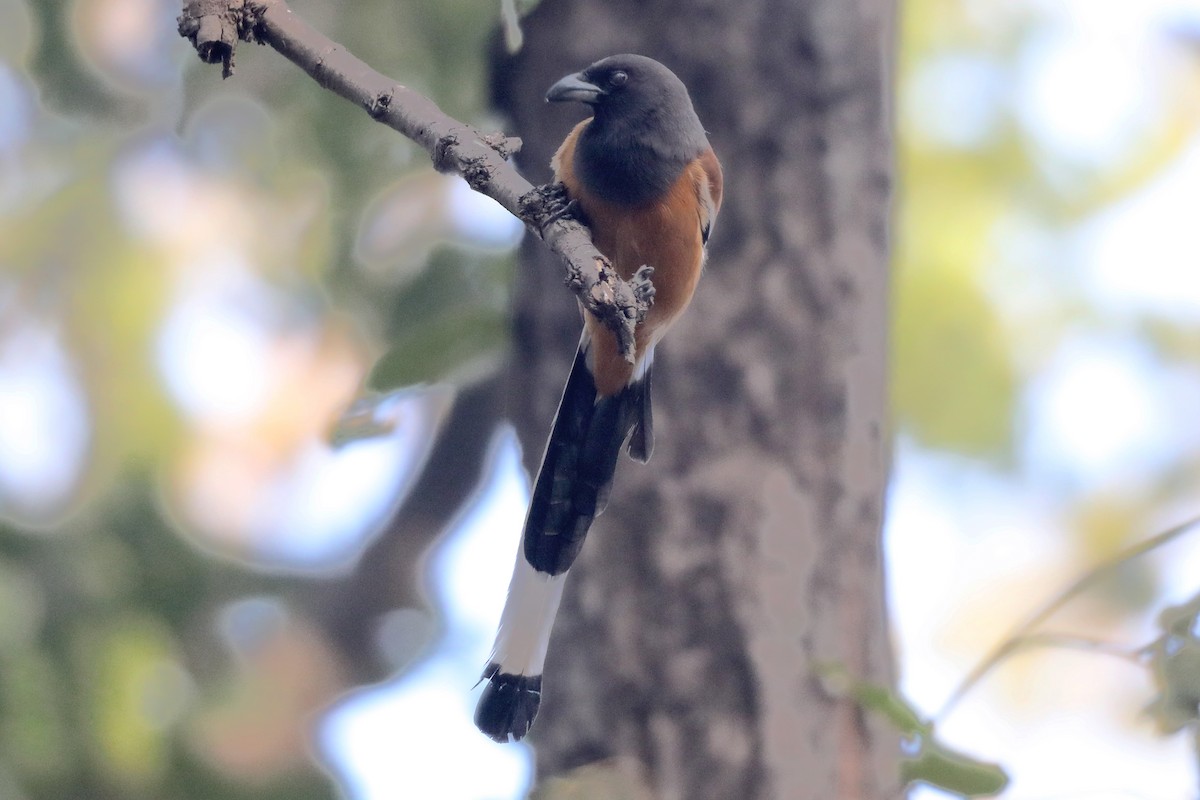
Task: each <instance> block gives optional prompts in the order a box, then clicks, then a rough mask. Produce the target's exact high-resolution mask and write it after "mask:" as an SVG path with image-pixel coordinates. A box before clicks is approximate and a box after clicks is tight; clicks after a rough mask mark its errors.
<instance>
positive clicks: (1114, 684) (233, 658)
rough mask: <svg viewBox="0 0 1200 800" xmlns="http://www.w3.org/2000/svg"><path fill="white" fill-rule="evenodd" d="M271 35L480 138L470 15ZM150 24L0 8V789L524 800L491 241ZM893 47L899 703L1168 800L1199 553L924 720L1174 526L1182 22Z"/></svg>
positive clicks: (424, 168) (310, 116)
mask: <svg viewBox="0 0 1200 800" xmlns="http://www.w3.org/2000/svg"><path fill="white" fill-rule="evenodd" d="M292 6H293V8H294V9H295V10H296V12H297V13H298V14H300V15H302V16H303V17H304V18H305V19H307V20H308V21H309V22H311V23H312V24H313V25H315V26H316V27H317V28H319V29H320V30H322V31H323V32H325V33H327V34H328V35H330V36H331V37H332V38H334V39H335V40H337V41H340V42H342V43H344V44H345V45H347V46H348V47H349V48H350V50H351V51H353V52H354V53H355V54H357V55H358V56H359V57H361V58H363V59H364V60H365V61H367V62H368V63H369V64H371V65H372V66H373V67H375V68H376V69H378V70H379V71H381V72H383V73H385V74H388V75H391V76H393V77H396V78H397V79H398V80H401V81H402V82H404V83H406V84H408V85H411V86H413V87H414V88H416V89H418V90H420V91H422V92H424V93H426V94H428V95H430V96H431V97H433V98H434V99H436V100H437V102H438V103H439V104H440V105H441V106H442V107H443V108H444V109H445V110H446V111H447V112H449V113H450V114H452V115H455V116H457V117H459V118H461V119H465V120H467V121H469V122H472V123H475V124H479V125H481V126H484V127H493V128H494V127H500V126H502V125H503V123H502V121H499V120H495V119H492V118H491V117H490V116H489V112H488V109H487V106H486V99H487V95H488V88H487V58H488V47H489V44H488V43H489V37H490V36H491V35H492V32H493V30H494V29H495V28H496V26H497V25H498V21H499V17H500V12H501V9H500V8H499V6H498V5H497V4H496V3H495V2H494V1H493V0H442V1H441V2H436V3H434V2H417V1H416V0H401V1H400V2H397V1H396V0H388V2H379V1H378V0H362V1H361V2H358V3H356V4H355V10H354V13H353V14H346V13H339V8H340V7H339V5H338V4H331V3H320V2H317V0H297V1H296V2H294V3H292ZM178 12H179V8H178V6H177V5H176V4H175V3H174V2H163V0H74V2H57V1H56V0H38V1H37V2H35V1H34V0H0V516H2V520H0V800H10V799H11V800H42V799H43V798H46V799H49V798H53V799H54V800H60V799H62V798H88V800H93V799H94V798H109V797H111V798H118V797H119V798H139V797H145V798H212V799H213V800H220V798H231V799H232V798H255V799H257V798H289V799H296V800H304V799H305V798H314V799H315V798H331V797H336V796H339V795H341V796H344V797H348V798H385V797H387V798H398V797H404V798H407V797H413V798H430V797H437V798H444V799H445V800H455V799H456V798H462V799H463V800H482V799H484V798H487V799H489V800H491V799H492V798H495V799H497V800H500V799H504V800H507V799H508V798H516V797H522V796H524V793H525V790H526V788H527V785H528V783H529V780H530V757H529V751H528V749H527V748H526V747H525V746H508V747H498V746H495V745H493V744H491V743H490V742H488V741H487V740H486V739H484V738H483V737H482V736H480V735H478V734H477V733H476V732H475V731H474V728H473V727H472V725H471V722H470V714H471V711H472V704H473V700H474V695H473V694H472V693H471V691H470V688H471V686H472V684H473V683H474V681H475V680H476V678H477V677H478V671H479V669H480V668H481V666H482V665H483V663H484V662H485V660H486V655H487V651H488V648H489V647H490V643H491V636H492V633H493V627H494V625H495V622H496V620H497V619H498V616H499V610H500V606H501V603H502V598H503V594H504V590H505V588H506V586H507V582H508V569H509V566H510V564H511V560H512V557H513V552H514V550H515V547H516V541H517V538H518V535H519V530H518V529H519V525H520V520H521V516H522V513H523V507H524V502H525V496H526V494H527V492H528V486H527V477H526V476H525V474H524V473H523V471H522V469H521V467H520V457H519V452H518V446H517V444H516V442H515V438H514V437H513V435H512V434H511V432H510V431H508V429H507V428H506V427H505V426H504V424H503V423H502V422H500V421H497V420H495V419H494V418H491V417H489V416H487V415H478V414H473V413H472V411H473V405H472V403H475V402H477V400H478V395H479V391H480V390H479V387H480V386H483V385H486V384H487V382H488V381H490V380H492V379H493V378H494V377H495V375H496V371H497V369H498V367H499V365H500V363H501V359H502V357H503V355H504V353H505V352H506V347H507V337H508V335H509V334H508V330H509V320H508V300H509V297H508V292H509V284H510V277H511V275H512V271H513V259H514V248H515V245H516V243H517V241H518V239H519V237H520V233H521V231H520V228H519V226H517V225H516V224H515V223H514V222H513V221H512V220H511V219H510V218H509V217H508V216H507V215H506V214H505V213H504V212H503V211H501V210H500V209H498V208H497V207H496V206H495V205H494V204H492V203H491V201H488V200H486V199H483V198H480V197H478V196H476V195H473V194H472V193H471V192H470V191H469V190H467V189H466V188H465V186H464V185H463V184H462V183H461V182H459V181H457V180H455V179H451V178H448V177H445V176H439V175H436V174H434V173H433V172H432V170H431V169H430V168H429V165H428V159H427V157H426V155H425V154H424V153H423V152H422V151H420V150H418V149H417V148H416V147H414V146H412V145H411V144H409V143H408V142H406V141H405V140H403V139H402V138H401V137H399V136H398V135H397V134H395V133H394V132H392V131H390V130H389V129H386V128H384V127H382V126H380V125H378V124H376V123H373V122H372V121H370V119H369V118H367V116H366V115H364V114H361V113H359V112H358V111H356V110H354V109H353V108H351V107H350V106H349V105H348V104H346V103H345V102H344V101H342V100H340V99H338V98H336V97H335V96H333V95H332V94H330V93H328V92H324V91H322V90H320V89H319V88H318V87H317V86H316V85H315V84H314V83H313V82H312V81H311V80H310V79H308V78H307V77H306V76H304V75H303V74H302V73H300V71H299V70H297V69H296V68H294V67H293V66H292V65H290V64H289V63H287V62H286V61H284V60H283V59H282V58H281V57H279V56H278V55H277V54H275V53H274V52H272V51H270V50H267V49H265V48H250V47H243V48H242V49H240V50H239V52H238V63H237V66H238V71H237V74H236V75H235V77H234V78H233V79H231V80H227V81H221V80H220V79H219V73H218V70H217V69H215V68H211V67H207V68H206V67H204V66H203V65H201V64H200V63H199V62H198V61H197V60H196V58H195V55H194V52H193V51H192V50H191V49H190V48H189V47H188V46H187V44H186V43H185V42H184V41H183V40H182V39H180V38H179V37H178V35H177V34H176V33H175V16H176V15H177V14H178ZM900 22H901V28H900V34H901V44H900V51H899V52H900V56H899V70H898V85H897V96H896V100H897V102H896V117H897V123H898V154H897V155H898V164H897V166H898V178H899V183H898V192H897V196H896V199H897V205H896V217H895V226H894V248H895V249H894V262H895V266H896V271H895V282H894V297H895V303H894V308H895V312H894V320H893V344H892V352H893V354H894V362H893V404H894V409H895V419H896V435H897V440H896V461H895V468H894V478H893V488H892V493H891V500H890V512H889V519H888V522H887V528H886V536H887V547H888V557H889V570H890V598H891V605H892V616H893V620H894V635H895V641H896V647H897V652H898V656H899V660H900V665H901V675H902V683H901V689H902V690H903V692H904V693H905V695H906V696H907V697H908V698H909V699H910V700H911V701H912V702H913V704H914V705H915V706H916V707H917V708H918V709H919V710H920V711H921V713H923V714H925V715H928V716H930V717H936V719H937V723H938V726H939V733H940V735H941V737H942V739H943V740H945V741H947V742H949V743H951V744H952V745H954V746H955V747H958V748H960V749H962V750H964V751H967V752H970V753H971V754H973V755H975V756H978V757H980V758H983V759H985V760H989V761H995V762H998V763H1000V764H1001V765H1002V766H1003V767H1004V768H1005V769H1006V771H1007V772H1008V773H1009V775H1010V777H1011V778H1012V784H1011V787H1010V789H1009V790H1008V792H1007V793H1006V795H1005V796H1006V797H1012V798H1028V799H1034V798H1145V799H1146V800H1175V799H1176V798H1184V797H1194V796H1196V794H1197V789H1196V787H1197V747H1196V744H1195V742H1194V741H1193V740H1192V739H1190V738H1189V735H1190V733H1180V732H1178V729H1179V728H1180V727H1181V726H1183V724H1184V722H1187V721H1188V718H1187V717H1186V716H1185V717H1184V719H1183V720H1182V721H1180V719H1179V718H1178V717H1177V716H1173V715H1172V714H1171V713H1169V712H1170V710H1171V709H1170V708H1168V705H1169V703H1167V702H1164V701H1163V697H1164V692H1166V693H1167V694H1170V692H1172V691H1176V690H1178V689H1179V684H1178V683H1171V682H1169V681H1168V682H1166V683H1164V682H1163V680H1164V679H1163V676H1162V674H1161V670H1159V672H1158V673H1156V671H1155V666H1154V664H1152V663H1151V662H1150V661H1149V660H1148V659H1147V658H1146V657H1145V656H1144V655H1142V654H1139V649H1140V648H1143V647H1145V646H1146V645H1148V644H1150V643H1151V642H1153V641H1155V640H1156V638H1158V637H1160V636H1162V635H1163V626H1162V622H1161V620H1160V619H1159V614H1160V612H1161V611H1162V610H1163V609H1164V608H1165V607H1168V606H1171V605H1173V604H1179V603H1184V602H1186V601H1188V600H1189V599H1191V598H1193V597H1194V596H1196V594H1197V593H1198V592H1200V541H1197V539H1196V537H1195V536H1189V535H1186V534H1185V535H1182V536H1180V537H1179V538H1178V539H1177V540H1175V541H1172V542H1171V543H1169V544H1168V545H1166V546H1164V547H1163V548H1160V549H1158V550H1156V551H1155V552H1153V553H1151V554H1149V555H1148V556H1145V557H1142V558H1139V559H1136V560H1131V561H1130V562H1129V563H1128V564H1126V565H1124V566H1123V567H1121V568H1120V569H1116V570H1113V571H1111V574H1108V575H1107V576H1106V579H1105V580H1102V581H1097V582H1096V585H1095V586H1093V587H1092V588H1091V589H1090V590H1089V591H1087V592H1085V593H1083V594H1082V595H1081V596H1080V597H1078V598H1077V599H1075V600H1074V601H1073V602H1072V603H1070V604H1068V605H1067V606H1066V607H1065V608H1064V609H1063V610H1062V612H1061V613H1059V614H1058V615H1056V616H1055V617H1054V618H1053V619H1052V620H1051V623H1050V624H1048V625H1047V626H1046V627H1045V629H1044V631H1043V632H1044V633H1048V634H1053V636H1050V637H1048V638H1047V639H1046V640H1045V641H1044V642H1043V644H1048V645H1049V646H1041V647H1032V648H1026V649H1023V650H1021V651H1020V653H1018V654H1017V655H1015V656H1014V657H1012V658H1010V659H1008V660H1006V661H1005V662H1004V663H1003V664H1001V665H1000V666H999V667H998V668H997V669H996V670H995V671H994V673H992V674H990V675H989V676H987V677H986V678H985V680H983V681H982V682H980V683H979V684H978V685H977V686H975V687H974V688H972V689H971V691H969V692H968V693H967V694H966V695H965V697H964V699H963V700H962V701H961V703H959V704H957V705H955V706H953V707H952V708H949V709H946V710H945V711H944V713H943V706H944V704H945V703H946V702H947V700H948V699H949V698H950V697H951V695H952V694H953V692H954V690H955V687H956V686H957V685H958V684H959V682H961V681H962V680H963V678H964V677H965V676H966V675H967V674H968V673H969V671H970V670H971V669H972V667H973V666H975V665H976V664H978V663H979V662H980V661H981V659H983V658H984V657H985V655H986V654H987V653H988V651H989V650H990V649H991V648H992V647H993V646H995V645H996V644H997V643H998V642H1001V641H1002V640H1003V639H1004V638H1005V637H1006V636H1007V634H1008V632H1009V631H1010V630H1012V629H1013V627H1014V626H1015V625H1016V624H1018V623H1019V622H1020V621H1021V620H1023V619H1025V618H1026V617H1027V616H1028V615H1029V614H1030V613H1031V612H1032V611H1033V610H1035V609H1036V608H1037V607H1039V606H1040V605H1042V604H1043V603H1045V602H1048V601H1049V600H1050V599H1052V598H1053V597H1054V596H1055V595H1056V594H1057V593H1059V592H1061V591H1062V590H1063V589H1064V588H1065V587H1067V586H1068V585H1069V584H1070V583H1071V581H1072V580H1074V579H1075V578H1076V577H1077V576H1079V575H1080V574H1082V573H1083V572H1084V571H1085V570H1087V569H1088V568H1089V567H1091V566H1093V565H1095V564H1097V563H1099V562H1101V561H1103V560H1104V559H1106V558H1110V557H1112V556H1113V555H1114V554H1115V553H1119V552H1120V551H1121V549H1122V548H1124V547H1128V546H1129V545H1131V544H1133V543H1135V542H1137V541H1140V540H1143V539H1146V538H1148V537H1149V536H1151V535H1153V534H1156V533H1158V532H1160V531H1163V530H1165V529H1167V528H1169V527H1170V526H1172V525H1174V524H1177V523H1179V522H1182V521H1185V520H1187V519H1189V518H1191V517H1193V516H1197V515H1200V492H1198V491H1197V486H1198V485H1200V413H1198V412H1200V256H1198V255H1197V248H1196V246H1195V240H1194V236H1195V229H1196V224H1197V219H1200V0H1138V2H1119V1H1118V0H909V2H905V3H904V4H903V8H902V14H901V20H900ZM510 133H513V134H515V135H519V134H520V131H510ZM561 300H562V302H570V300H569V298H568V297H567V295H566V294H565V293H564V295H563V297H562V298H561ZM455 420H457V422H456V421H455ZM472 420H473V421H474V423H473V424H474V427H473V428H472V427H471V426H470V424H468V423H470V421H472ZM451 431H457V432H458V433H457V434H455V435H456V436H458V437H459V438H454V439H452V441H451V442H450V443H449V444H447V443H446V442H445V441H443V439H444V438H445V437H447V436H451V433H450V432H451ZM480 464H482V468H481V467H480V466H479V465H480ZM472 465H473V466H472ZM435 467H436V469H435ZM430 475H434V476H436V479H434V478H431V477H430ZM447 476H450V477H449V478H447ZM447 508H449V509H451V510H453V513H452V514H451V515H450V516H449V517H447V516H446V515H445V514H444V513H443V512H444V511H445V509H447ZM447 519H449V520H450V522H449V524H446V520H447ZM1189 636H1190V637H1191V638H1190V639H1189ZM1196 636H1197V632H1196V631H1194V630H1191V629H1188V630H1185V631H1184V632H1183V636H1182V639H1181V640H1180V641H1179V642H1176V643H1175V645H1174V646H1176V647H1182V646H1184V645H1185V644H1189V643H1191V642H1192V640H1193V639H1195V637H1196ZM1085 640H1086V641H1085ZM1068 644H1071V645H1073V646H1070V647H1068V646H1066V645H1068ZM1156 676H1157V678H1156ZM1185 688H1186V687H1185ZM1197 696H1200V692H1196V693H1195V694H1193V695H1191V697H1192V698H1193V699H1192V700H1191V712H1192V715H1191V719H1192V720H1194V717H1195V713H1194V712H1195V700H1194V698H1195V697H1197ZM1185 705H1186V703H1185ZM913 796H914V797H934V796H943V795H942V794H941V793H939V792H938V791H937V790H934V789H919V790H917V791H915V792H914V793H913Z"/></svg>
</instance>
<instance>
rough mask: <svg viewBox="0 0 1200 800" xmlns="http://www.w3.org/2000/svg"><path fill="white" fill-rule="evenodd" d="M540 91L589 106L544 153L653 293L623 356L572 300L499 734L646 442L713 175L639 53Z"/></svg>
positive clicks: (504, 639)
mask: <svg viewBox="0 0 1200 800" xmlns="http://www.w3.org/2000/svg"><path fill="white" fill-rule="evenodd" d="M546 100H547V101H548V102H568V101H578V102H581V103H584V104H586V105H588V106H590V107H591V110H592V116H591V117H589V118H587V119H585V120H583V121H582V122H580V123H579V124H578V125H576V126H575V127H574V128H573V129H572V130H571V132H570V133H569V134H567V137H566V139H565V140H564V141H563V143H562V145H561V146H560V147H559V148H558V151H557V152H556V153H555V155H554V157H553V159H552V160H551V162H550V165H551V167H552V168H553V170H554V177H555V180H556V181H557V182H561V184H562V185H563V187H564V188H565V192H566V196H567V197H568V198H569V199H570V201H571V207H572V208H573V209H574V211H573V213H574V214H575V215H576V216H579V217H581V220H582V221H583V222H584V223H585V224H586V225H587V226H588V227H589V228H590V230H591V234H592V241H593V243H594V244H595V245H596V247H597V248H598V249H599V250H600V252H601V253H604V254H605V255H606V256H607V257H608V258H609V260H610V261H611V262H612V265H613V268H614V269H615V270H616V272H617V273H618V274H619V275H620V276H621V278H622V279H624V280H629V279H630V278H631V277H633V275H634V274H635V273H637V272H638V270H639V269H641V268H642V267H643V266H644V265H649V266H651V267H653V270H654V272H653V286H654V300H653V303H652V305H651V306H650V308H649V310H648V312H647V313H646V316H645V317H644V318H643V320H642V321H641V322H639V323H638V324H637V326H636V327H635V330H634V352H633V362H632V363H630V362H629V361H628V360H626V358H625V357H624V356H623V354H622V353H621V351H620V348H619V346H618V343H617V339H616V336H615V335H614V334H613V332H612V331H611V330H610V329H608V328H607V327H605V325H604V324H603V323H602V322H600V321H599V320H598V319H596V318H595V317H594V316H592V315H591V314H590V313H588V312H587V311H586V309H584V310H583V318H584V325H583V332H582V334H581V336H580V340H579V347H578V349H577V351H576V354H575V360H574V363H573V364H572V367H571V372H570V375H569V377H568V378H567V383H566V387H565V388H564V390H563V394H562V399H561V400H560V402H559V406H558V412H557V414H556V415H555V419H554V424H553V427H552V429H551V432H550V437H549V441H548V442H547V444H546V450H545V454H544V455H543V457H542V462H541V467H540V469H539V470H538V475H537V478H536V480H535V481H534V488H533V493H532V496H531V499H530V503H529V509H528V512H527V515H526V518H525V526H524V530H523V532H522V537H521V546H520V547H519V549H518V552H517V558H516V566H515V567H514V570H513V576H512V581H511V583H510V585H509V590H508V597H507V600H506V602H505V605H504V611H503V613H502V615H501V619H500V627H499V631H498V633H497V635H496V641H495V645H494V646H493V649H492V653H491V657H490V658H489V660H488V664H487V667H486V668H485V669H484V672H483V676H482V678H481V679H480V681H481V682H482V681H485V680H486V681H487V685H486V686H485V688H484V690H483V693H482V695H481V696H480V700H479V705H478V707H477V709H476V712H475V724H476V726H477V727H478V728H479V730H480V731H482V732H483V733H484V734H485V735H487V736H488V737H490V738H491V739H493V740H495V741H497V742H508V741H518V740H520V739H521V738H523V737H524V736H525V735H526V734H527V733H528V731H529V728H530V726H531V725H532V724H533V721H534V718H535V717H536V715H537V711H538V706H539V704H540V703H541V695H542V669H543V665H544V662H545V659H546V651H547V648H548V646H549V641H550V631H551V628H552V626H553V624H554V618H555V616H556V614H557V612H558V606H559V602H560V601H561V599H562V593H563V586H564V583H565V581H566V575H567V571H568V570H569V569H570V567H571V564H572V563H573V562H574V560H575V557H576V556H577V555H578V554H579V551H580V548H581V547H582V546H583V541H584V538H585V537H586V535H587V532H588V529H589V528H590V527H591V524H592V521H593V519H594V518H595V517H596V516H597V515H598V514H600V513H601V512H602V511H603V510H604V507H605V505H606V503H607V500H608V494H609V490H610V488H611V485H612V480H613V475H614V472H615V470H616V465H617V460H618V457H619V456H620V452H621V448H622V446H623V445H625V443H626V442H628V454H629V456H630V457H631V458H633V459H634V460H636V461H640V462H643V463H645V462H646V461H647V460H649V458H650V454H651V451H652V450H653V445H654V433H653V418H652V409H651V397H650V379H651V367H652V365H653V363H654V349H655V346H656V345H657V344H658V342H659V341H660V340H661V339H662V337H663V334H665V333H666V332H667V329H668V328H670V326H671V325H672V323H674V322H675V321H676V320H677V319H678V318H679V316H680V314H682V313H683V311H684V309H686V308H687V306H688V304H689V303H690V302H691V299H692V295H693V293H694V292H695V289H696V284H697V281H698V280H699V278H700V273H701V271H702V270H703V266H704V261H705V252H706V246H707V244H708V240H709V234H710V233H711V232H712V230H713V224H714V223H715V221H716V218H717V211H718V210H719V208H720V206H721V192H722V185H723V176H722V172H721V165H720V162H719V161H718V160H717V157H716V154H715V153H714V152H713V149H712V146H711V145H710V144H709V141H708V135H707V133H706V132H705V130H704V127H703V126H702V125H701V123H700V119H699V118H698V117H697V116H696V111H695V109H694V108H693V106H692V100H691V97H690V96H689V95H688V90H687V87H686V86H684V84H683V82H682V81H681V80H680V79H679V78H678V77H677V76H676V75H675V73H674V72H672V71H671V70H670V69H668V68H667V67H666V66H664V65H663V64H660V63H659V62H658V61H655V60H653V59H651V58H648V57H646V56H642V55H633V54H622V55H614V56H609V57H608V58H604V59H601V60H600V61H597V62H595V63H594V64H592V65H591V66H589V67H587V68H586V69H584V70H583V71H581V72H577V73H573V74H571V75H567V76H566V77H564V78H562V79H561V80H559V81H558V82H557V83H555V84H554V85H553V86H551V87H550V89H549V90H548V91H547V93H546Z"/></svg>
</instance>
